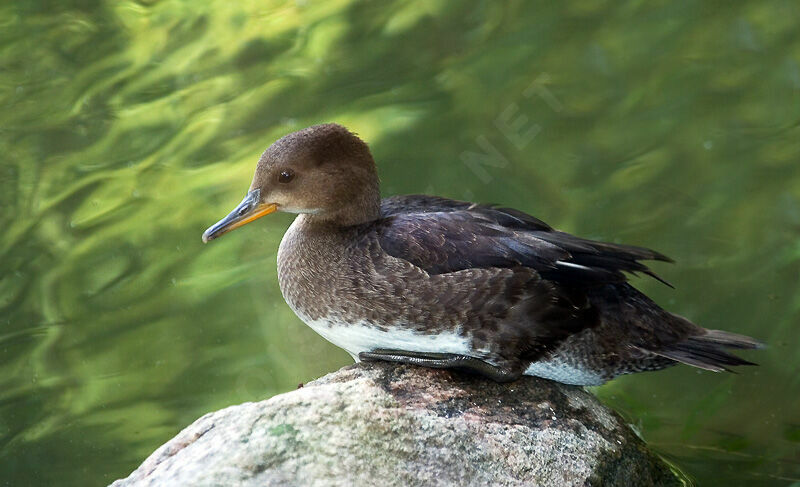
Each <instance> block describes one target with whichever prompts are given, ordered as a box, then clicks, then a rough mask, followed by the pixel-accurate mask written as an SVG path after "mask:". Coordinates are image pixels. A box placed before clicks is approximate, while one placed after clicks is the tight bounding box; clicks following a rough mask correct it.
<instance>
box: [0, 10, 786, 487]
mask: <svg viewBox="0 0 800 487" xmlns="http://www.w3.org/2000/svg"><path fill="white" fill-rule="evenodd" d="M798 18H800V7H799V6H798V4H797V3H796V2H791V1H769V2H767V1H761V2H747V3H744V2H742V3H728V2H692V1H689V2H629V3H622V2H606V3H602V2H599V3H598V2H571V3H569V4H568V5H562V4H561V3H553V2H522V1H520V2H488V1H487V2H453V1H448V2H444V1H431V0H424V1H410V2H406V1H398V2H366V1H365V2H351V1H325V2H323V1H311V0H309V1H302V2H296V3H282V2H270V1H258V2H256V1H248V2H230V1H227V0H216V1H209V2H190V1H180V0H163V1H140V2H133V1H117V0H115V1H110V0H109V1H99V0H82V1H78V0H72V1H61V2H44V1H34V0H16V1H6V2H3V3H2V4H0V226H1V227H2V232H0V479H2V482H5V484H7V485H101V484H104V483H107V482H109V481H111V480H113V479H115V478H117V477H121V476H125V475H127V474H128V473H129V472H130V471H131V470H132V469H133V468H134V467H135V466H137V465H138V464H139V463H140V462H141V461H142V460H143V459H144V458H145V457H146V456H147V455H148V454H149V453H150V452H151V451H152V450H153V449H154V448H156V447H157V446H158V445H160V444H161V443H162V442H164V441H165V440H167V439H169V438H170V437H172V436H173V435H174V434H175V433H177V432H178V431H179V430H180V429H181V428H182V427H183V426H185V425H187V424H188V423H190V422H191V421H193V420H194V419H195V418H197V417H198V416H200V415H202V414H203V413H205V412H208V411H210V410H214V409H218V408H221V407H224V406H227V405H231V404H236V403H240V402H243V401H253V400H259V399H263V398H267V397H269V396H272V395H274V394H277V393H280V392H284V391H287V390H290V389H293V388H294V387H296V385H297V383H299V382H305V381H307V380H310V379H312V378H314V377H317V376H320V375H322V374H324V373H326V372H328V371H332V370H335V369H336V368H338V367H340V366H342V365H345V364H348V363H350V358H349V356H347V354H346V353H344V352H342V351H340V350H338V349H336V348H335V347H333V346H332V345H329V344H328V343H326V342H324V341H323V340H322V339H321V338H320V337H318V336H317V335H315V334H314V332H313V331H311V330H310V329H308V328H307V327H305V325H303V324H302V323H301V322H300V321H299V320H298V319H297V318H296V317H295V316H294V315H293V314H292V312H291V311H290V310H289V308H288V307H287V306H286V305H285V303H284V302H283V300H282V298H281V296H280V292H279V290H278V285H277V280H276V276H275V254H276V250H277V245H278V242H279V241H280V238H281V236H282V234H283V232H284V230H285V228H286V227H287V226H288V224H289V223H290V221H291V218H290V217H289V216H288V215H277V216H274V217H269V218H266V219H264V220H261V221H259V222H258V223H256V224H252V225H248V227H246V228H243V229H241V230H239V231H237V232H236V233H234V234H231V235H229V236H226V238H224V239H221V240H219V241H217V242H214V243H213V245H206V246H204V245H203V244H202V243H201V242H200V234H201V233H202V231H203V230H204V229H205V228H206V227H207V226H208V225H209V224H211V223H213V222H214V221H216V220H217V219H218V218H219V217H221V216H222V215H224V214H225V213H227V211H229V210H230V209H231V208H233V206H234V205H235V204H236V203H238V202H239V201H240V199H241V197H242V196H243V195H244V193H245V191H246V189H247V187H248V185H249V182H250V177H251V175H252V171H253V168H254V165H255V161H256V159H257V158H258V156H259V154H260V153H261V151H262V150H263V149H264V148H265V147H266V146H267V145H269V144H270V143H271V142H272V141H273V140H274V139H276V138H277V137H279V136H281V135H283V134H285V133H287V132H290V131H293V130H296V129H299V128H302V127H305V126H308V125H311V124H314V123H319V122H325V121H337V122H340V123H343V124H346V125H347V126H349V127H351V128H352V129H353V130H355V131H357V132H358V133H359V134H361V136H362V137H363V138H365V139H366V140H367V141H368V142H369V143H370V144H371V146H372V148H373V152H374V155H375V157H376V159H377V161H378V163H379V172H380V175H381V178H382V181H383V192H384V194H386V195H389V194H397V193H412V192H417V193H418V192H425V193H435V194H440V195H445V196H449V197H454V198H459V199H471V200H476V201H484V202H498V203H503V204H506V205H510V206H515V207H517V208H520V209H522V210H525V211H528V212H530V213H533V214H535V215H536V216H538V217H540V218H543V219H545V220H546V221H548V222H549V223H551V224H552V225H554V226H556V227H559V228H561V229H564V230H567V231H570V232H575V233H578V234H580V235H582V236H586V237H591V238H598V239H606V240H611V241H616V242H626V243H632V244H638V245H644V246H649V247H653V248H655V249H658V250H660V251H662V252H664V253H666V254H667V255H670V256H672V257H673V258H674V259H675V260H676V261H677V265H669V264H657V265H655V268H656V270H657V271H658V272H659V273H660V274H662V275H663V276H664V277H665V278H666V279H668V280H669V281H670V282H672V283H673V284H674V285H675V286H676V289H675V290H672V289H669V288H667V287H665V286H662V285H660V284H658V283H657V282H653V281H650V280H643V279H642V280H638V279H637V280H635V283H636V285H637V286H638V287H640V288H641V289H643V290H645V291H647V292H648V293H650V294H651V295H652V296H653V297H654V298H655V299H656V300H657V301H658V302H659V303H661V304H662V305H664V306H666V307H668V308H669V309H670V310H672V311H674V312H678V313H680V314H683V315H686V316H688V317H690V318H692V319H693V320H695V321H696V322H698V323H700V324H703V325H704V326H706V327H709V328H723V329H726V330H731V331H735V332H739V333H745V334H748V335H752V336H755V337H758V338H759V339H762V340H764V341H766V342H767V343H769V345H770V346H769V348H768V349H766V350H764V351H760V352H754V353H750V354H748V355H747V357H748V358H750V359H753V360H756V361H758V362H759V363H760V364H761V366H760V367H758V368H749V369H742V370H740V373H739V374H736V375H734V374H713V373H707V372H699V371H697V370H694V369H691V368H689V367H676V368H673V369H670V370H666V371H662V372H659V373H648V374H639V375H635V376H628V377H623V378H621V379H619V380H616V381H613V382H612V383H610V384H608V385H606V386H604V387H601V388H599V389H597V390H596V393H597V394H598V395H599V396H600V397H601V398H602V399H603V400H604V401H605V402H607V403H608V404H610V405H611V406H613V407H615V408H616V409H618V410H620V411H621V412H622V413H623V414H624V415H625V416H626V417H627V418H628V419H629V420H630V422H631V423H632V424H634V425H635V426H636V428H637V429H638V431H639V432H640V433H641V435H642V436H643V437H644V438H645V439H646V440H647V441H648V442H649V443H650V444H651V445H652V446H653V448H655V449H656V450H657V451H658V452H659V453H661V454H662V455H664V456H665V457H666V458H668V459H669V460H670V461H672V462H674V463H675V464H676V465H678V466H679V467H680V468H681V470H683V471H684V472H685V473H686V474H687V475H688V476H690V477H691V478H693V479H694V480H696V481H697V483H699V484H700V485H751V486H760V485H789V484H792V483H793V482H795V483H796V482H800V480H798V479H800V375H798V373H797V371H798V367H800V354H798V351H797V350H798V333H799V331H800V329H799V328H798V327H800V322H799V321H800V285H799V284H800V279H799V278H800V126H799V125H798V122H799V121H800V29H798V24H797V19H798ZM486 153H489V154H491V156H490V157H484V158H481V157H477V156H476V154H486Z"/></svg>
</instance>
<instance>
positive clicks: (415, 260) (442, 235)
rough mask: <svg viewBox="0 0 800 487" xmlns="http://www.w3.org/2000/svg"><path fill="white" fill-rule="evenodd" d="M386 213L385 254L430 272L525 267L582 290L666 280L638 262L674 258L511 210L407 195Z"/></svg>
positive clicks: (382, 225)
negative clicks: (631, 279) (631, 276)
mask: <svg viewBox="0 0 800 487" xmlns="http://www.w3.org/2000/svg"><path fill="white" fill-rule="evenodd" d="M382 209H383V217H382V218H381V219H380V220H379V221H378V222H376V223H375V226H374V231H375V232H376V236H377V239H378V242H379V243H380V246H381V248H382V249H383V250H384V251H385V252H386V253H387V254H389V255H391V256H393V257H397V258H400V259H404V260H406V261H408V262H410V263H412V264H414V265H416V266H417V267H420V268H421V269H424V270H425V271H426V272H428V273H429V274H444V273H449V272H455V271H459V270H465V269H472V268H490V267H499V268H511V267H517V266H523V267H528V268H531V269H534V270H536V271H537V272H538V273H539V274H540V275H541V276H542V277H544V278H545V279H549V280H553V281H557V282H562V283H569V284H572V285H578V286H580V285H584V284H586V285H588V284H598V283H610V282H624V281H625V280H626V279H627V278H626V276H625V273H626V272H628V273H636V272H642V273H645V274H649V275H651V276H653V277H655V278H656V279H659V280H661V279H660V278H658V276H656V275H655V274H654V273H653V272H652V271H651V270H650V269H649V268H648V267H647V266H646V265H644V264H642V263H641V262H640V261H642V260H662V261H669V260H670V259H668V258H667V257H665V256H664V255H662V254H660V253H658V252H655V251H652V250H649V249H645V248H641V247H634V246H629V245H618V244H612V243H606V242H597V241H593V240H587V239H583V238H579V237H575V236H573V235H570V234H568V233H564V232H559V231H557V230H554V229H553V228H551V227H550V226H549V225H547V224H546V223H544V222H543V221H541V220H539V219H537V218H534V217H532V216H530V215H528V214H526V213H523V212H521V211H518V210H514V209H511V208H500V207H496V206H487V205H475V204H470V203H465V202H460V201H453V200H447V199H444V198H436V197H430V196H410V197H399V198H387V199H386V200H384V203H383V207H382ZM662 282H663V281H662Z"/></svg>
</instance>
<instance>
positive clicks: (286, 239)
mask: <svg viewBox="0 0 800 487" xmlns="http://www.w3.org/2000/svg"><path fill="white" fill-rule="evenodd" d="M276 211H279V212H286V213H293V214H296V215H297V216H296V217H295V219H294V221H293V223H292V224H291V225H290V226H289V228H288V230H287V231H286V233H285V234H284V236H283V239H282V240H281V243H280V246H279V248H278V254H277V271H278V272H277V274H278V283H279V285H280V289H281V293H282V295H283V297H284V299H285V301H286V303H287V304H288V305H289V307H291V309H292V310H293V311H294V313H295V314H296V315H297V316H298V317H299V318H300V320H302V321H303V322H304V323H305V324H307V325H308V326H309V327H311V328H312V329H313V330H314V331H316V332H317V333H318V334H319V335H321V336H322V337H323V338H325V339H326V340H328V341H329V342H331V343H333V344H334V345H336V346H337V347H340V348H342V349H344V350H346V351H347V352H348V353H349V354H350V355H351V356H352V357H353V358H354V360H355V361H356V362H359V361H388V362H396V363H402V364H410V365H417V366H423V367H431V368H441V369H454V370H461V371H467V372H471V373H475V374H479V375H482V376H485V377H488V378H490V379H492V380H495V381H498V382H509V381H513V380H516V379H518V378H520V377H521V376H538V377H542V378H545V379H550V380H553V381H557V382H561V383H564V384H572V385H579V386H593V385H600V384H603V383H605V382H606V381H608V380H611V379H613V378H615V377H617V376H619V375H622V374H630V373H634V372H643V371H654V370H659V369H664V368H667V367H669V366H672V365H675V364H678V363H682V364H687V365H690V366H693V367H698V368H700V369H705V370H709V371H714V372H720V371H726V370H730V368H731V367H733V366H740V365H755V364H754V363H752V362H749V361H747V360H745V359H742V358H740V357H739V356H736V355H734V354H732V353H730V349H740V350H743V349H756V348H761V347H762V344H761V343H760V342H759V341H757V340H756V339H754V338H751V337H749V336H745V335H740V334H735V333H731V332H727V331H722V330H712V329H706V328H703V327H701V326H699V325H696V324H694V323H692V322H691V321H689V320H688V319H686V318H684V317H682V316H679V315H677V314H673V313H670V312H668V311H666V310H664V309H663V308H661V307H660V306H659V305H657V304H656V303H655V302H654V301H653V300H651V299H650V298H648V297H647V296H646V295H644V294H643V293H642V292H640V291H639V290H637V289H636V288H635V287H634V286H633V285H632V284H631V283H630V282H629V279H628V278H629V276H631V275H637V274H646V275H649V276H652V277H653V278H655V279H658V280H661V281H662V282H665V283H666V281H663V280H662V279H661V278H660V277H658V276H657V275H656V274H655V273H654V272H653V271H652V270H651V269H650V268H649V267H648V266H647V265H646V264H644V263H643V262H642V261H653V260H654V261H667V262H671V260H670V259H669V258H667V257H666V256H664V255H662V254H660V253H658V252H656V251H653V250H649V249H646V248H642V247H637V246H631V245H621V244H616V243H607V242H600V241H595V240H589V239H584V238H580V237H577V236H573V235H571V234H569V233H566V232H562V231H559V230H556V229H554V228H553V227H551V226H549V225H548V224H547V223H545V222H544V221H542V220H539V219H538V218H535V217H533V216H531V215H529V214H527V213H524V212H522V211H519V210H516V209H513V208H507V207H502V206H499V205H486V204H477V203H471V202H465V201H456V200H452V199H447V198H442V197H437V196H429V195H403V196H391V197H388V198H383V199H382V198H381V195H380V189H379V180H378V173H377V169H376V164H375V161H374V159H373V157H372V154H371V152H370V149H369V147H368V145H367V144H366V143H365V142H364V141H363V140H361V139H360V138H359V137H358V136H357V135H356V134H354V133H353V132H351V131H350V130H348V129H347V128H345V127H344V126H342V125H338V124H335V123H328V124H322V125H315V126H311V127H308V128H306V129H303V130H300V131H297V132H293V133H290V134H288V135H286V136H284V137H282V138H280V139H278V140H277V141H276V142H274V143H273V144H272V145H270V146H269V148H267V149H266V151H264V153H263V154H262V155H261V157H260V159H259V160H258V164H257V165H256V170H255V174H254V176H253V180H252V182H251V184H250V188H249V190H248V192H247V194H246V196H245V197H244V199H243V200H242V202H241V203H240V204H239V205H238V206H237V207H236V208H234V210H233V211H232V212H230V213H229V214H228V215H227V216H226V217H224V218H223V219H221V220H220V221H219V222H217V223H216V224H214V225H213V226H211V227H209V228H208V229H207V230H206V231H205V232H204V233H203V235H202V240H203V242H205V243H207V242H209V241H211V240H214V239H217V238H219V237H220V236H222V235H224V234H226V233H228V232H230V231H232V230H235V229H237V228H239V227H241V226H243V225H245V224H248V223H250V222H253V221H254V220H256V219H259V218H261V217H263V216H265V215H268V214H270V213H274V212H276Z"/></svg>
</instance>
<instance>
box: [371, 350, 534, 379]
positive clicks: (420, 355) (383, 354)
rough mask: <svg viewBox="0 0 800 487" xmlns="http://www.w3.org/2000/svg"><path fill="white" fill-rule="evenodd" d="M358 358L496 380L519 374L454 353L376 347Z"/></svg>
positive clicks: (516, 377) (518, 375)
mask: <svg viewBox="0 0 800 487" xmlns="http://www.w3.org/2000/svg"><path fill="white" fill-rule="evenodd" d="M358 358H359V359H360V360H363V361H365V362H370V361H377V360H384V361H387V362H397V363H401V364H409V365H419V366H421V367H430V368H434V369H459V370H466V371H468V372H472V373H475V374H478V375H482V376H484V377H487V378H489V379H492V380H494V381H496V382H511V381H513V380H516V379H518V378H519V377H520V375H521V374H520V373H519V372H512V371H511V370H509V369H506V368H503V367H498V366H496V365H492V364H490V363H487V362H484V361H483V360H481V359H478V358H475V357H470V356H468V355H458V354H454V353H434V352H406V351H403V350H386V349H382V348H378V349H375V350H373V351H371V352H361V353H359V354H358Z"/></svg>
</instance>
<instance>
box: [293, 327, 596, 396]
mask: <svg viewBox="0 0 800 487" xmlns="http://www.w3.org/2000/svg"><path fill="white" fill-rule="evenodd" d="M301 319H302V317H301ZM303 321H305V323H306V324H307V325H308V326H310V327H311V328H312V329H313V330H314V331H316V332H317V333H319V334H320V335H321V336H322V337H323V338H325V339H326V340H328V341H329V342H331V343H333V344H334V345H336V346H337V347H339V348H343V349H344V350H346V351H347V352H348V353H349V354H350V355H352V356H353V359H354V360H355V361H356V362H358V361H359V359H358V354H359V353H361V352H369V351H372V350H375V349H379V348H383V349H387V350H403V351H407V352H434V353H453V354H459V355H469V356H473V357H474V356H475V350H473V349H472V347H471V346H470V340H469V339H468V338H467V337H464V336H461V335H458V334H457V333H452V332H445V333H437V334H435V335H428V334H422V333H417V332H414V331H412V330H410V329H408V328H407V327H403V326H393V327H391V331H382V330H380V329H378V328H376V327H373V326H369V325H367V324H365V323H359V324H344V323H336V322H331V321H329V320H303ZM477 358H481V359H483V357H477ZM490 363H491V362H490ZM525 375H534V376H537V377H543V378H545V379H550V380H555V381H558V382H562V383H564V384H573V385H600V384H602V383H604V382H605V380H603V379H602V378H601V377H600V376H598V375H597V374H595V373H593V372H591V371H588V370H584V369H579V368H576V367H574V366H572V365H569V364H567V363H565V362H563V361H561V360H558V359H554V360H548V361H545V362H536V363H533V364H531V365H530V366H529V367H528V368H527V370H525Z"/></svg>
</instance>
